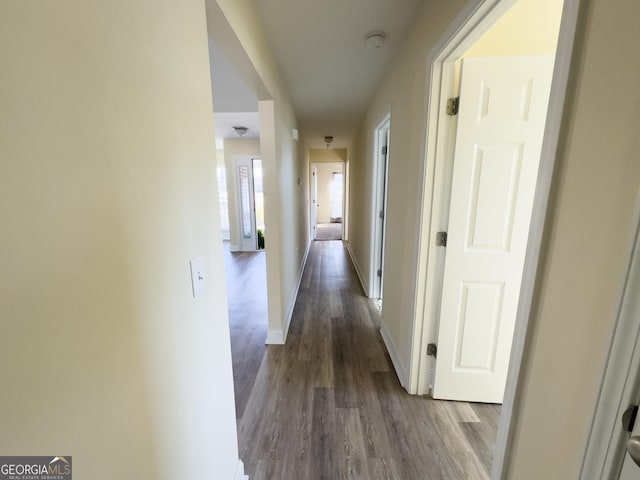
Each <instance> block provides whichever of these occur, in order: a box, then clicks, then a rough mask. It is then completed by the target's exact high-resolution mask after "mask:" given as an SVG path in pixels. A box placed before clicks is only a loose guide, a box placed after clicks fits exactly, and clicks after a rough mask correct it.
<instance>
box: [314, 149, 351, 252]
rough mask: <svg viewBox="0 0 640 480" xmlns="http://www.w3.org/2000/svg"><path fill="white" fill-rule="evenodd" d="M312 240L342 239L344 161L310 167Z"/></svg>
mask: <svg viewBox="0 0 640 480" xmlns="http://www.w3.org/2000/svg"><path fill="white" fill-rule="evenodd" d="M311 172H312V173H311V174H312V181H313V185H312V190H313V191H312V204H313V206H314V208H315V212H314V213H315V215H314V217H315V218H314V221H315V225H314V227H315V228H314V232H315V236H314V240H319V241H326V240H342V235H343V225H344V221H343V220H344V185H345V182H344V163H342V162H340V163H316V164H313V165H312V167H311Z"/></svg>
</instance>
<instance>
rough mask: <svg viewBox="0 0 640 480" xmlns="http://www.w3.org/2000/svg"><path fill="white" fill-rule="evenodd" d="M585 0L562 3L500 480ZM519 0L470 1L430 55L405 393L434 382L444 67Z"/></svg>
mask: <svg viewBox="0 0 640 480" xmlns="http://www.w3.org/2000/svg"><path fill="white" fill-rule="evenodd" d="M580 1H581V0H564V8H563V12H562V20H561V27H560V35H559V38H558V46H557V51H556V62H555V67H554V73H553V80H552V86H551V95H550V100H549V109H548V112H547V121H546V126H545V133H544V141H543V146H542V154H541V160H540V170H539V174H538V181H537V187H536V195H535V202H534V207H533V214H532V219H531V227H530V232H529V240H528V244H527V253H526V258H525V266H524V273H523V279H522V285H521V294H520V302H519V305H518V313H517V317H516V328H515V333H514V341H513V346H512V350H511V361H510V364H509V372H508V375H507V386H506V389H505V396H504V402H503V406H502V411H501V416H500V423H499V426H498V436H497V440H496V447H495V450H494V460H493V468H492V472H491V478H492V479H494V480H499V479H502V478H505V477H506V473H505V472H506V469H505V467H506V466H507V462H508V455H509V453H510V447H511V442H512V437H513V425H512V424H511V423H512V418H513V416H514V410H515V408H516V406H517V404H518V403H519V400H520V398H519V396H520V395H519V394H520V392H518V388H517V387H518V378H519V373H520V366H521V363H522V356H523V353H524V349H525V340H526V332H527V327H528V321H529V315H530V312H531V304H532V298H533V290H534V284H535V279H536V277H537V273H538V260H539V252H540V245H541V242H542V235H543V229H544V224H545V219H546V216H547V204H548V199H549V190H550V185H551V180H552V176H553V169H554V165H555V157H556V150H557V146H558V138H559V133H560V126H561V123H562V114H563V111H564V106H565V96H566V90H567V82H568V76H569V68H570V64H571V54H572V51H573V42H574V37H575V30H576V24H577V19H578V10H579V5H580ZM515 2H516V0H470V1H469V2H468V3H467V4H466V6H465V7H464V8H463V10H462V11H461V12H460V14H459V15H458V16H457V17H456V19H455V20H454V21H453V23H452V24H451V26H450V27H449V28H448V29H447V31H446V32H445V34H444V35H443V36H442V37H441V38H440V40H439V41H438V43H437V44H436V46H435V47H434V48H433V49H432V50H431V52H430V53H429V55H428V57H427V58H428V61H427V82H428V85H427V95H426V98H427V99H428V103H427V112H426V118H425V136H424V138H425V150H424V154H425V164H424V168H423V171H422V175H423V188H422V192H421V195H422V197H421V198H422V202H421V212H420V217H419V218H420V220H419V222H418V228H419V230H418V232H419V246H418V252H417V253H418V255H417V257H418V278H417V281H416V290H415V298H416V300H415V304H414V318H413V332H412V335H413V336H412V345H411V356H410V364H409V384H408V385H407V386H408V388H407V390H408V391H409V392H410V393H420V394H421V393H425V391H424V389H425V388H427V387H428V382H427V381H426V380H425V379H427V378H428V373H429V371H430V370H431V368H432V360H431V359H429V358H428V357H427V356H426V354H424V349H425V348H426V344H427V343H428V341H425V340H426V339H428V338H429V336H430V335H433V330H434V328H433V326H432V325H426V322H431V321H432V320H433V318H432V316H433V310H431V311H430V308H431V306H432V305H434V302H433V299H434V298H437V294H436V292H437V288H438V287H437V285H436V284H437V282H434V278H437V272H438V265H439V263H440V262H441V261H442V255H441V254H440V255H439V254H437V252H436V251H435V248H433V245H432V242H431V239H432V238H433V237H432V233H433V231H434V229H435V228H437V227H438V226H439V225H437V224H436V223H437V221H438V220H439V219H438V218H437V217H436V216H435V215H434V213H435V212H432V210H431V208H432V205H433V203H434V200H436V199H437V195H439V192H437V191H436V189H437V188H438V185H439V182H438V180H439V178H441V176H442V175H444V173H443V172H442V171H441V170H440V171H439V170H436V169H437V166H438V158H439V156H441V155H442V152H441V151H437V149H438V139H439V138H440V139H441V138H442V137H441V135H442V132H438V130H437V128H438V116H439V114H438V112H439V109H440V108H441V105H440V98H441V96H442V94H443V92H441V78H442V74H443V69H444V68H443V67H444V65H445V62H447V61H449V62H450V61H452V60H453V59H455V58H456V56H458V57H459V56H460V55H461V54H462V53H463V52H464V51H465V50H466V49H467V48H468V47H469V46H470V45H471V44H472V43H473V42H474V41H475V40H476V38H477V34H478V32H480V31H483V30H486V29H487V28H488V26H490V25H492V24H493V23H494V22H495V21H496V20H497V18H499V17H500V16H501V15H502V14H503V13H504V12H505V11H506V10H507V9H508V8H509V7H510V6H511V5H513V4H514V3H515ZM441 148H442V147H441ZM428 327H431V328H428Z"/></svg>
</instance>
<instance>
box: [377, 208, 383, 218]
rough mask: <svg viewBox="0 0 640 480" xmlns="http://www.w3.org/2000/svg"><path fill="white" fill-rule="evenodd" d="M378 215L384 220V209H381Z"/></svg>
mask: <svg viewBox="0 0 640 480" xmlns="http://www.w3.org/2000/svg"><path fill="white" fill-rule="evenodd" d="M378 216H379V217H380V219H381V220H384V210H380V214H379V215H378Z"/></svg>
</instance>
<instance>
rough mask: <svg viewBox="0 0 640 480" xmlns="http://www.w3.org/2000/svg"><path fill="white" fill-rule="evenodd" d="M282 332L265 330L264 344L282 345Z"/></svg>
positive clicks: (283, 338)
mask: <svg viewBox="0 0 640 480" xmlns="http://www.w3.org/2000/svg"><path fill="white" fill-rule="evenodd" d="M284 340H285V337H284V332H283V331H282V330H267V339H266V340H265V342H264V343H265V344H266V345H284Z"/></svg>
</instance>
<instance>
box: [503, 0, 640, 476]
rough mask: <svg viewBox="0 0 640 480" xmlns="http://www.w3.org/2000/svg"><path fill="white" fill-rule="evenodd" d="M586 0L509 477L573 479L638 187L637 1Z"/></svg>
mask: <svg viewBox="0 0 640 480" xmlns="http://www.w3.org/2000/svg"><path fill="white" fill-rule="evenodd" d="M586 4H588V5H589V7H588V14H587V15H586V18H583V19H582V21H581V24H580V29H581V32H580V33H579V35H578V37H577V38H576V43H577V45H579V46H581V47H579V48H578V52H577V54H576V56H575V65H574V69H573V73H572V75H571V80H570V83H569V88H568V91H569V92H570V99H571V103H570V107H569V109H568V110H567V112H566V115H565V118H564V124H563V130H562V132H561V137H560V138H561V141H560V146H559V154H558V163H559V165H558V169H557V176H556V179H555V181H554V186H553V189H554V194H553V201H552V204H551V212H550V218H549V225H548V232H547V235H546V239H545V242H544V246H543V250H542V258H543V262H542V265H541V269H542V272H541V275H540V278H539V284H538V287H537V289H536V298H535V300H534V311H533V315H532V317H531V324H532V328H531V334H530V337H529V338H530V350H529V352H528V354H527V355H525V358H524V365H525V368H524V371H523V377H524V378H523V380H522V383H521V385H520V392H519V393H520V395H521V398H522V404H521V407H520V408H519V409H518V415H517V419H516V427H517V429H518V430H517V435H516V439H515V445H514V448H515V451H514V455H513V461H512V463H511V467H510V469H509V478H514V479H522V480H529V479H531V480H533V479H538V478H540V476H539V473H540V471H541V465H544V475H545V477H547V478H577V475H578V471H579V466H580V462H581V456H582V454H583V449H584V447H585V442H586V436H587V432H588V428H589V426H590V422H591V416H592V414H593V408H594V402H595V398H596V392H597V389H598V387H599V382H600V378H601V375H602V370H603V365H604V360H605V356H606V353H607V349H608V342H609V339H610V335H611V331H612V325H613V322H614V319H615V313H616V307H617V302H618V295H619V293H620V288H621V281H622V276H623V272H624V267H625V263H626V261H627V259H626V258H625V256H626V252H627V251H628V246H629V244H630V233H631V232H630V228H631V225H630V223H631V217H632V210H633V208H634V204H635V200H636V196H637V194H638V191H639V188H640V162H639V161H638V151H639V149H640V139H639V137H638V135H637V132H638V130H639V129H640V116H639V115H638V106H639V105H640V93H638V88H637V86H638V85H639V84H640V58H639V57H638V55H637V52H636V50H637V46H638V45H640V31H639V30H638V28H637V22H636V19H637V18H638V17H639V16H640V4H638V3H637V2H636V1H635V0H592V1H590V2H586ZM620 92H625V101H623V102H620V101H619V98H620Z"/></svg>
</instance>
